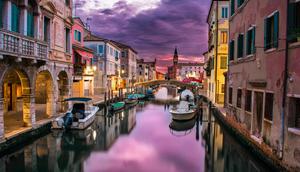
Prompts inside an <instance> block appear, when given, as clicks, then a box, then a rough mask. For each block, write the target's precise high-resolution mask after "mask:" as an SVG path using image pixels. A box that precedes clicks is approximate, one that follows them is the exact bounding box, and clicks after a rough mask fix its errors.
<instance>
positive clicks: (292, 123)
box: [289, 98, 300, 129]
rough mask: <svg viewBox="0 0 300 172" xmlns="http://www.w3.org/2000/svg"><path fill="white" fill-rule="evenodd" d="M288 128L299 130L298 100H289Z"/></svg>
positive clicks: (299, 102) (299, 104) (299, 100)
mask: <svg viewBox="0 0 300 172" xmlns="http://www.w3.org/2000/svg"><path fill="white" fill-rule="evenodd" d="M289 106H290V107H289V127H292V128H298V129H300V98H290V102H289Z"/></svg>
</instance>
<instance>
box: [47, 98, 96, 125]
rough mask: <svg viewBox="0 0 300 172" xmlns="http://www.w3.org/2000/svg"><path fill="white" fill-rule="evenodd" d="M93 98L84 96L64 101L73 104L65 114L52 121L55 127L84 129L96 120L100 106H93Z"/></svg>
mask: <svg viewBox="0 0 300 172" xmlns="http://www.w3.org/2000/svg"><path fill="white" fill-rule="evenodd" d="M91 100H92V99H90V98H84V97H74V98H69V99H66V100H64V101H66V102H69V103H71V104H72V108H71V109H69V110H68V111H67V112H66V113H65V115H64V116H62V117H58V118H56V119H54V120H53V121H52V128H53V129H64V128H69V129H77V130H83V129H85V128H87V127H88V126H90V125H91V124H92V123H93V121H94V120H95V117H96V113H97V112H98V110H99V107H97V106H93V104H92V101H91Z"/></svg>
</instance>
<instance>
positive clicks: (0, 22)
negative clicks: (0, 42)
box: [0, 0, 3, 28]
mask: <svg viewBox="0 0 300 172" xmlns="http://www.w3.org/2000/svg"><path fill="white" fill-rule="evenodd" d="M2 13H3V1H2V0H1V1H0V28H2V27H3V21H2V15H3V14H2Z"/></svg>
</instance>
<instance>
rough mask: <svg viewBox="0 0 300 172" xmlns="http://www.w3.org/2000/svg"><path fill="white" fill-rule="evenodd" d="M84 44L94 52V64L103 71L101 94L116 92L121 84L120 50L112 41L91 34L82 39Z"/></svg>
mask: <svg viewBox="0 0 300 172" xmlns="http://www.w3.org/2000/svg"><path fill="white" fill-rule="evenodd" d="M84 44H85V46H87V47H88V48H90V49H92V50H93V51H94V62H95V63H96V64H98V65H99V66H98V67H97V68H99V70H101V71H103V75H102V81H101V82H102V83H103V85H102V89H101V92H105V91H108V90H113V91H117V90H118V89H119V88H120V83H121V73H120V70H121V59H120V56H121V49H120V48H119V47H118V46H117V45H116V44H115V43H114V42H113V41H111V40H108V39H104V38H101V37H98V36H95V35H93V34H88V35H87V36H86V37H85V38H84ZM95 82H96V84H97V81H96V80H95Z"/></svg>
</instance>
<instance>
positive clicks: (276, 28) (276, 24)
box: [274, 12, 279, 48]
mask: <svg viewBox="0 0 300 172" xmlns="http://www.w3.org/2000/svg"><path fill="white" fill-rule="evenodd" d="M278 31H279V12H276V13H275V14H274V47H275V48H277V47H278V37H279V32H278Z"/></svg>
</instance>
